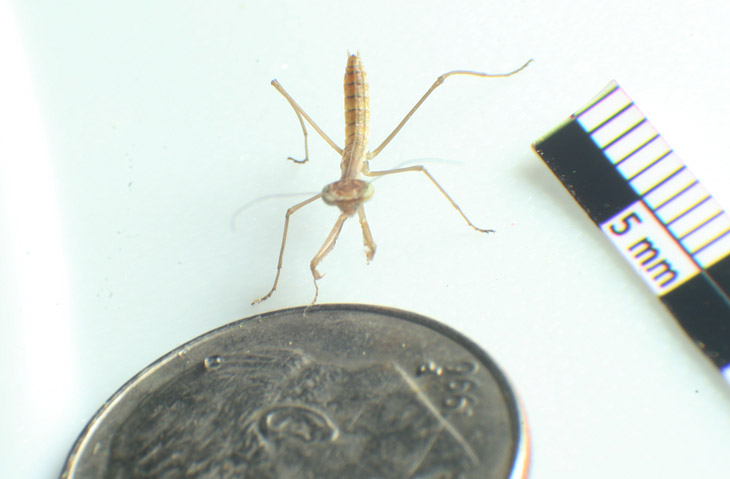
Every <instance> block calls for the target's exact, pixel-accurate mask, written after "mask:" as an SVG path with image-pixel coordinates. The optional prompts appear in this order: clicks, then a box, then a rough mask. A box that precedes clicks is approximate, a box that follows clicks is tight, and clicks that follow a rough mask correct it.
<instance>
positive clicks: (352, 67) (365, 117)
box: [251, 53, 532, 304]
mask: <svg viewBox="0 0 730 479" xmlns="http://www.w3.org/2000/svg"><path fill="white" fill-rule="evenodd" d="M531 61H532V60H528V61H527V62H526V63H525V64H524V65H522V66H521V67H519V68H518V69H516V70H514V71H511V72H508V73H492V74H490V73H479V72H473V71H468V70H456V71H452V72H448V73H444V74H443V75H441V76H440V77H438V78H437V79H436V81H435V82H434V83H433V85H431V87H430V88H429V89H428V90H427V91H426V93H425V94H424V95H423V96H422V97H421V99H420V100H418V102H417V103H416V104H415V106H414V107H413V108H411V110H410V111H409V112H408V114H406V116H405V117H404V118H403V120H401V122H400V123H399V124H398V126H396V127H395V129H394V130H393V131H392V132H391V133H390V135H388V136H387V137H386V138H385V140H383V142H382V143H381V144H380V145H379V146H378V147H377V148H375V149H374V150H371V151H368V149H367V148H368V136H369V133H370V107H369V104H370V99H369V95H368V82H367V76H366V75H365V70H364V69H363V66H362V61H361V60H360V55H359V53H358V54H355V55H349V54H348V59H347V68H346V70H345V81H344V86H345V147H344V148H340V147H339V146H337V144H336V143H335V142H334V141H332V139H330V137H329V136H327V135H326V134H325V133H324V131H322V129H321V128H320V127H319V126H317V124H316V123H315V122H314V120H312V119H311V118H310V117H309V115H307V113H306V112H305V111H304V109H302V107H300V106H299V105H298V104H297V102H296V101H294V98H292V97H291V95H289V93H287V92H286V90H284V87H282V86H281V84H280V83H279V82H278V81H277V80H273V81H272V82H271V84H272V85H273V87H274V88H276V89H277V90H278V91H279V93H281V94H282V95H283V96H284V98H286V100H287V101H288V102H289V105H291V107H292V108H293V109H294V113H296V115H297V119H298V120H299V124H300V125H301V127H302V133H303V134H304V159H303V160H297V159H294V158H292V157H289V158H287V159H289V160H291V161H294V162H295V163H306V162H307V161H309V145H308V140H307V136H308V134H307V127H306V125H305V120H306V122H307V123H309V125H310V126H311V127H312V128H314V130H315V131H316V132H317V133H319V135H320V136H321V137H322V139H324V141H326V142H327V144H329V145H330V146H331V147H332V149H334V150H335V151H336V152H337V154H338V155H340V156H341V157H342V160H341V162H340V170H341V175H340V179H339V180H337V181H335V182H333V183H330V184H328V185H327V186H325V187H324V188H323V189H322V192H321V193H319V194H316V195H314V196H312V197H311V198H309V199H307V200H304V201H302V202H301V203H297V204H295V205H294V206H292V207H291V208H289V209H288V210H287V211H286V217H285V220H284V234H283V236H282V239H281V249H280V251H279V262H278V264H277V266H276V277H275V278H274V285H273V286H272V287H271V290H270V291H269V292H268V293H266V295H265V296H262V297H260V298H258V299H255V300H253V301H252V303H251V304H257V303H260V302H262V301H264V300H266V299H268V298H270V297H271V295H272V294H273V293H274V291H276V286H277V284H278V283H279V276H280V274H281V265H282V261H283V259H284V248H285V247H286V238H287V233H288V231H289V219H290V218H291V216H292V215H293V214H294V213H296V212H297V211H298V210H299V209H301V208H303V207H304V206H306V205H308V204H310V203H313V202H314V201H317V200H318V199H320V198H322V200H324V202H325V203H327V204H328V205H334V206H337V207H338V208H339V209H340V215H339V217H338V218H337V221H335V225H334V227H333V228H332V230H331V231H330V233H329V234H328V235H327V238H326V239H325V240H324V243H323V244H322V247H321V248H320V249H319V251H317V254H316V255H315V256H314V258H312V261H311V262H310V265H309V266H310V269H311V271H312V278H313V279H314V288H315V293H314V299H313V300H312V303H314V302H316V301H317V296H318V295H319V286H318V285H317V281H318V280H319V279H321V278H322V274H321V273H320V272H319V271H317V266H318V265H319V263H320V262H321V261H322V260H323V259H324V257H325V256H327V254H328V253H329V252H330V251H332V249H333V248H334V246H335V241H336V240H337V237H338V236H339V235H340V231H341V230H342V225H343V224H344V223H345V221H346V220H347V219H348V218H351V217H353V216H355V214H356V213H357V216H358V218H359V220H360V227H361V228H362V235H363V242H364V244H365V256H366V258H367V262H368V263H370V261H371V260H372V259H373V256H374V255H375V242H374V241H373V235H372V233H371V232H370V226H369V225H368V222H367V219H366V218H365V210H364V209H363V203H364V202H365V201H367V200H369V199H370V198H371V197H372V196H373V186H372V184H371V183H369V182H367V181H365V180H362V179H360V176H361V175H363V176H366V177H370V178H374V177H378V176H385V175H393V174H396V173H405V172H408V171H414V172H421V173H423V174H424V175H426V177H427V178H428V179H429V180H431V183H433V184H434V186H436V188H438V190H439V191H440V192H441V194H443V195H444V196H445V197H446V199H447V200H449V203H451V206H453V207H454V208H455V209H456V211H457V212H458V213H459V214H460V215H461V217H462V218H464V220H465V221H466V222H467V224H468V225H469V226H471V227H472V228H473V229H475V230H476V231H479V232H481V233H493V232H494V231H493V230H489V229H482V228H477V227H476V226H475V225H474V224H473V223H472V222H471V221H470V220H469V218H467V217H466V215H465V214H464V212H463V211H461V208H459V205H457V204H456V202H455V201H454V200H453V199H452V198H451V196H449V194H448V193H446V190H444V189H443V188H442V187H441V185H440V184H439V183H438V182H437V181H436V179H435V178H434V177H433V176H431V173H429V172H428V170H426V168H424V167H423V166H422V165H416V166H409V167H405V168H394V169H391V170H383V171H371V170H370V160H372V159H374V158H375V157H376V156H378V155H379V154H380V152H382V151H383V149H384V148H385V147H386V146H388V143H390V142H391V141H392V140H393V138H395V136H396V135H397V134H398V132H399V131H400V130H401V128H403V126H404V125H405V124H406V122H407V121H408V120H409V119H410V118H411V116H413V114H414V113H415V112H416V110H418V108H419V107H420V106H421V105H422V104H423V102H424V101H425V100H426V98H428V96H429V95H430V94H431V93H432V92H433V91H434V90H435V89H436V88H438V87H439V85H441V84H442V83H443V82H444V80H446V78H448V77H450V76H452V75H473V76H478V77H508V76H510V75H514V74H515V73H517V72H519V71H521V70H522V69H524V68H525V67H527V65H529V64H530V62H531Z"/></svg>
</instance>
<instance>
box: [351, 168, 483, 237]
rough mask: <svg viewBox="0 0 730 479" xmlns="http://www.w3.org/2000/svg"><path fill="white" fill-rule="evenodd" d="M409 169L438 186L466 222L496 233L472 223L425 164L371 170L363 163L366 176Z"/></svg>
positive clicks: (479, 229) (383, 174) (402, 171)
mask: <svg viewBox="0 0 730 479" xmlns="http://www.w3.org/2000/svg"><path fill="white" fill-rule="evenodd" d="M407 171H420V172H421V173H423V174H424V175H426V177H427V178H428V179H429V180H431V183H433V184H434V186H436V188H438V190H439V191H440V192H441V194H442V195H444V196H445V197H446V199H447V200H449V203H451V206H453V207H454V208H455V209H456V211H457V212H458V213H459V214H460V215H461V217H462V218H464V220H465V221H466V223H467V224H468V225H469V226H471V227H472V228H474V229H475V230H476V231H479V232H480V233H494V230H491V229H483V228H477V227H476V226H475V225H474V223H472V222H471V221H470V220H469V218H467V217H466V215H465V214H464V212H463V211H461V208H459V205H457V204H456V202H455V201H454V200H453V199H452V198H451V196H449V194H448V193H447V192H446V190H444V189H443V188H442V187H441V185H440V184H439V183H438V181H436V179H435V178H434V177H433V176H431V173H429V172H428V170H427V169H426V168H424V166H423V165H415V166H409V167H406V168H394V169H392V170H384V171H370V170H369V169H368V166H367V163H365V164H364V165H363V171H362V174H363V175H365V176H370V177H375V176H386V175H394V174H396V173H405V172H407Z"/></svg>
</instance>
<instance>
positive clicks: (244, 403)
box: [61, 304, 528, 479]
mask: <svg viewBox="0 0 730 479" xmlns="http://www.w3.org/2000/svg"><path fill="white" fill-rule="evenodd" d="M526 431H527V430H526V427H525V423H524V421H523V416H522V413H521V411H520V408H519V404H518V401H517V399H516V397H515V394H514V392H513V391H512V389H511V388H510V386H509V384H508V381H507V379H506V378H505V376H504V375H503V374H502V372H501V371H500V370H499V369H498V368H497V366H496V365H495V363H494V362H493V361H492V360H491V359H490V358H489V357H488V356H487V355H486V354H485V353H484V352H483V351H482V350H481V349H479V347H477V346H476V345H475V344H474V343H472V342H471V341H469V340H468V339H466V338H464V337H463V336H461V335H460V334H458V333H456V332H455V331H453V330H451V329H449V328H447V327H445V326H443V325H441V324H439V323H437V322H435V321H433V320H430V319H427V318H425V317H423V316H419V315H416V314H413V313H409V312H405V311H400V310H395V309H387V308H382V307H374V306H364V305H334V304H333V305H317V306H313V307H309V308H294V309H286V310H281V311H274V312H271V313H266V314H262V315H258V316H253V317H250V318H247V319H243V320H240V321H236V322H234V323H231V324H228V325H226V326H223V327H221V328H218V329H215V330H213V331H211V332H209V333H206V334H204V335H202V336H200V337H198V338H196V339H194V340H192V341H190V342H189V343H187V344H185V345H183V346H181V347H180V348H178V349H176V350H174V351H172V352H170V353H169V354H167V355H165V356H163V357H162V358H160V359H159V360H157V361H155V362H154V363H153V364H152V365H150V366H148V367H147V368H146V369H144V370H143V371H141V372H140V373H139V374H138V375H137V376H136V377H134V378H133V379H132V380H131V381H129V382H128V383H127V384H125V385H124V386H123V387H122V388H121V389H120V390H119V391H117V393H116V394H114V396H112V397H111V398H110V399H109V400H108V401H107V402H106V403H105V404H104V406H103V407H102V408H101V409H100V410H99V412H98V413H97V414H96V415H95V416H94V418H93V419H92V420H91V421H90V422H89V424H88V425H87V426H86V429H85V430H84V431H83V432H82V433H81V436H80V437H79V439H78V440H77V442H76V444H75V445H74V447H73V449H72V451H71V453H70V454H69V457H68V460H67V462H66V465H65V467H64V470H63V472H62V474H61V477H62V478H74V479H81V478H93V479H107V478H108V479H112V478H113V479H122V478H124V479H132V478H155V479H172V478H193V477H194V478H198V479H203V478H210V479H212V478H216V479H220V478H256V479H268V478H272V479H273V478H277V479H288V478H292V479H294V478H296V479H308V478H312V479H315V478H316V479H325V478H342V477H347V478H351V479H359V478H363V479H365V478H368V479H372V478H399V479H402V478H419V479H426V478H428V479H436V478H439V479H441V478H444V479H445V478H459V479H466V478H500V479H503V478H517V477H522V476H523V475H524V474H525V472H526V469H527V456H528V453H527V450H528V447H527V438H526Z"/></svg>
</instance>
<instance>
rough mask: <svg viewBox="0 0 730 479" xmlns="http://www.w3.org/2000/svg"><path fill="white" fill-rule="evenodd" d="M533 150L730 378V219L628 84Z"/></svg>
mask: <svg viewBox="0 0 730 479" xmlns="http://www.w3.org/2000/svg"><path fill="white" fill-rule="evenodd" d="M533 149H534V150H535V152H537V154H538V155H539V156H540V157H541V158H542V159H543V161H544V162H545V163H546V164H547V166H548V167H549V168H550V169H551V170H552V171H553V173H554V174H555V176H557V177H558V179H559V180H560V181H561V182H562V183H563V185H564V186H565V187H566V188H567V189H568V191H569V192H570V193H571V194H572V195H573V197H574V198H575V200H576V201H577V202H578V203H579V204H580V206H581V207H582V208H583V210H584V211H585V212H586V213H587V214H588V216H590V218H591V219H592V220H593V222H594V223H596V225H597V226H598V227H599V228H600V229H601V231H602V232H603V233H604V235H605V236H606V237H607V238H608V239H609V240H610V241H611V242H612V243H613V244H614V246H616V248H618V250H619V251H620V252H621V254H622V255H623V257H624V258H625V259H626V260H627V261H628V262H629V263H630V264H631V266H632V267H633V268H634V270H635V271H636V272H637V274H639V276H641V277H642V278H643V279H644V281H645V282H646V283H647V284H648V285H649V287H650V288H651V290H652V291H653V292H654V294H656V295H657V296H658V297H659V299H660V300H661V301H662V302H663V303H664V305H665V306H666V307H667V308H668V309H669V310H670V312H671V313H672V314H673V315H674V317H675V318H676V319H677V320H678V321H679V323H680V324H681V325H682V327H683V328H684V330H685V331H686V332H687V334H689V336H690V337H691V338H692V339H693V340H694V342H695V343H696V344H697V345H698V346H699V347H700V348H701V349H702V351H703V352H704V353H705V354H706V355H707V357H708V358H710V360H711V361H712V362H713V363H714V364H715V365H716V366H717V367H718V368H719V369H720V371H721V372H722V373H723V375H724V377H725V379H726V380H727V381H728V382H730V216H729V215H728V214H727V213H726V212H725V211H724V210H723V209H722V208H721V207H720V205H719V204H718V203H717V202H716V201H715V200H714V198H713V197H712V195H710V193H709V192H708V191H707V190H706V189H705V188H704V187H703V186H702V184H701V183H700V182H699V181H698V180H697V178H696V177H695V176H694V175H693V174H692V173H691V172H690V171H689V169H687V167H686V166H685V165H684V163H683V162H682V160H680V159H679V158H678V156H677V155H676V153H674V151H673V150H672V149H671V148H670V147H669V145H668V144H667V142H666V141H665V140H664V139H663V138H662V136H661V135H660V134H659V132H657V130H656V129H655V128H654V127H653V126H652V125H651V123H649V121H648V120H647V119H646V117H645V116H644V115H643V114H642V113H641V111H640V110H639V109H638V108H637V107H636V106H635V105H634V102H633V101H631V99H630V98H629V96H628V95H627V94H626V93H625V92H624V90H623V89H621V88H620V87H619V86H618V84H617V83H616V82H611V83H610V84H609V85H608V86H607V87H606V88H605V89H604V90H603V91H602V92H601V93H600V94H599V95H598V96H597V97H596V98H595V99H594V100H592V101H591V102H590V103H589V104H588V105H587V106H586V107H585V108H583V109H582V110H580V111H578V112H576V113H574V114H573V115H571V117H570V118H569V119H568V120H566V121H565V122H563V123H561V124H560V125H558V126H557V127H556V128H555V129H553V130H552V131H551V132H549V133H548V134H547V135H545V136H544V137H543V138H541V139H539V140H538V141H536V142H535V143H534V144H533Z"/></svg>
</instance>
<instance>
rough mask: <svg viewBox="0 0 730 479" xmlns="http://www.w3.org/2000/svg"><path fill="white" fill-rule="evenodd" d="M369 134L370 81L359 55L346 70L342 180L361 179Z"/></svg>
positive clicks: (351, 57) (348, 61) (350, 59)
mask: <svg viewBox="0 0 730 479" xmlns="http://www.w3.org/2000/svg"><path fill="white" fill-rule="evenodd" d="M369 134H370V100H369V98H368V79H367V76H366V75H365V70H364V69H363V67H362V62H361V61H360V56H359V54H358V55H350V57H349V58H348V59H347V69H346V70H345V149H344V151H343V154H342V164H341V165H340V167H341V168H342V174H343V176H347V177H353V178H354V177H357V176H358V175H359V173H360V168H361V166H362V162H363V160H364V157H365V154H366V153H367V143H368V135H369Z"/></svg>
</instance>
